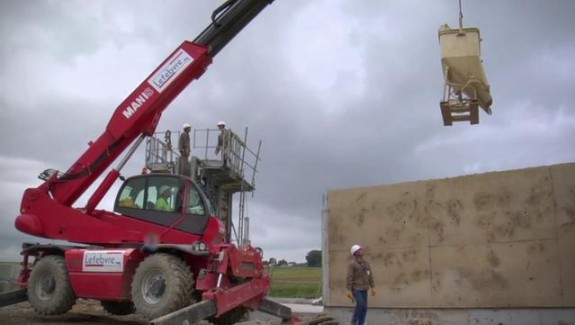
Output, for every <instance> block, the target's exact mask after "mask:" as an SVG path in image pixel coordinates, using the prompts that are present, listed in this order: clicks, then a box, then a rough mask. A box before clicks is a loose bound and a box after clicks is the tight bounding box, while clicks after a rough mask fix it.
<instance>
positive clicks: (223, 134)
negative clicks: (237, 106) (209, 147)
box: [214, 121, 230, 165]
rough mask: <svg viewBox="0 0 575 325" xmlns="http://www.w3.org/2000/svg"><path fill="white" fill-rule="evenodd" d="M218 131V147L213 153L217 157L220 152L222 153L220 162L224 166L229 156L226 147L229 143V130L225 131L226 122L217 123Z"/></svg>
mask: <svg viewBox="0 0 575 325" xmlns="http://www.w3.org/2000/svg"><path fill="white" fill-rule="evenodd" d="M218 130H220V134H219V135H218V145H217V146H216V150H215V151H214V153H215V154H216V155H218V154H219V153H220V152H221V153H222V161H223V163H224V165H225V164H226V161H227V160H228V154H229V152H228V151H229V149H228V146H229V141H230V139H229V137H230V135H229V130H227V129H226V122H224V121H219V122H218Z"/></svg>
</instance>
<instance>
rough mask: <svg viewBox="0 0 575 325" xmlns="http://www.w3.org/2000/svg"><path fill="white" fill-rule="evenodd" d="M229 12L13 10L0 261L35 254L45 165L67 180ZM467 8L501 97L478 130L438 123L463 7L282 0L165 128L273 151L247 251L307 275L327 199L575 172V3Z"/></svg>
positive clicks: (89, 6)
mask: <svg viewBox="0 0 575 325" xmlns="http://www.w3.org/2000/svg"><path fill="white" fill-rule="evenodd" d="M220 3H222V1H185V0H180V1H177V0H166V1H151V0H146V1H127V0H116V1H98V0H92V1H64V0H62V1H50V0H29V1H7V0H1V1H0V41H1V47H0V85H1V87H0V112H1V113H2V115H1V117H0V123H1V127H0V144H1V147H0V148H1V150H0V193H1V195H0V204H1V206H2V207H3V209H2V212H1V214H0V260H19V257H18V253H19V247H20V243H21V242H23V241H30V240H31V241H38V240H39V239H38V238H34V237H30V236H26V235H23V234H21V233H19V232H18V231H17V230H15V228H14V219H15V217H16V216H17V215H18V209H19V205H20V199H21V196H22V193H23V192H24V190H25V189H26V188H28V187H36V186H38V185H39V184H40V180H38V179H37V175H38V174H39V173H40V172H41V171H43V170H44V169H46V168H56V169H59V170H62V171H65V170H67V169H68V168H69V167H70V165H71V164H72V163H73V162H74V161H75V160H76V159H77V158H78V157H79V155H80V154H81V153H82V152H83V151H84V150H85V149H86V146H87V143H88V141H90V140H95V139H96V138H97V137H98V136H99V135H100V134H101V133H102V132H103V130H104V128H105V126H106V124H107V123H108V121H109V119H110V117H111V115H112V112H113V111H114V109H115V108H116V107H117V106H118V105H119V104H120V103H121V102H122V101H123V100H124V98H125V97H126V96H128V95H129V93H130V92H131V91H132V90H133V89H134V88H135V87H136V86H138V85H139V84H140V83H141V82H142V81H143V80H144V79H145V78H146V77H147V76H148V75H149V74H150V73H151V72H152V71H153V70H154V69H155V68H156V67H157V66H158V65H159V63H161V62H162V61H163V60H164V59H165V58H166V57H167V56H168V55H169V54H170V53H171V52H172V51H173V50H174V49H175V48H176V47H177V46H179V44H180V43H181V42H182V41H183V40H186V39H187V40H191V39H193V38H195V36H196V35H197V34H198V33H199V32H201V31H202V30H203V29H204V28H205V27H206V26H207V24H208V23H209V17H210V15H211V12H212V10H213V9H214V8H215V7H217V6H218V5H219V4H220ZM462 3H463V14H464V25H465V26H466V27H478V28H479V29H480V30H481V36H482V39H483V42H482V59H483V61H484V65H483V67H484V69H485V72H486V74H487V78H488V80H489V83H490V85H491V95H492V96H493V100H494V104H493V106H492V109H493V115H491V116H489V115H487V114H485V113H484V112H483V111H481V112H480V123H479V124H478V125H473V126H472V125H470V124H468V123H461V122H460V123H456V124H454V125H453V126H450V127H446V126H443V122H442V119H441V113H440V109H439V101H440V100H441V95H442V90H443V75H442V69H441V61H440V60H441V57H440V47H439V42H438V35H437V31H438V28H439V26H440V25H442V24H444V23H448V24H449V25H451V26H452V27H456V26H457V25H458V10H459V8H458V1H457V0H441V1H428V0H363V1H361V0H360V1H358V0H276V1H275V2H274V3H273V4H272V5H271V6H269V7H268V8H267V9H265V10H264V11H263V12H262V13H261V14H260V15H259V16H258V17H256V19H255V20H254V21H253V22H252V23H251V24H250V25H249V26H248V27H247V28H246V29H244V30H243V31H242V32H241V33H240V35H238V37H236V38H235V39H234V40H233V41H232V42H231V43H230V44H229V45H228V46H227V47H226V48H224V49H223V50H222V51H221V52H220V53H219V54H218V56H217V57H216V58H215V60H214V63H213V64H212V65H211V66H210V67H209V69H208V71H207V73H205V74H204V75H203V76H202V78H201V79H199V80H197V81H195V82H193V83H192V84H191V85H190V86H189V87H188V88H187V89H186V90H185V91H184V92H183V93H182V94H181V95H180V96H179V97H178V99H176V100H175V101H174V102H173V103H172V104H171V106H170V107H169V108H168V109H167V110H166V111H165V113H164V115H163V119H162V120H161V122H160V124H159V126H158V129H157V131H164V130H167V129H171V130H177V129H179V128H180V126H181V124H182V123H183V122H189V123H191V124H192V125H193V127H194V128H200V129H202V128H208V127H210V128H213V127H215V124H216V122H217V121H218V120H225V121H226V122H227V123H228V126H229V127H230V128H231V129H232V130H234V131H236V132H237V133H240V134H243V131H244V128H246V127H248V128H249V139H248V142H249V143H250V144H251V145H252V146H255V145H256V144H257V141H259V140H262V143H263V144H262V151H261V158H262V161H261V163H260V171H259V173H258V175H257V177H256V187H257V189H256V191H255V193H254V196H253V197H251V196H249V202H248V204H247V215H248V216H249V217H250V219H251V225H250V233H251V239H252V242H253V244H254V246H260V247H262V248H263V249H264V252H265V256H266V258H269V257H275V258H277V259H286V260H288V261H298V262H303V261H305V255H306V253H307V252H308V251H310V250H313V249H321V210H322V197H323V195H324V194H325V193H326V191H329V190H332V189H342V188H350V187H358V186H374V185H382V184H393V183H400V182H407V181H416V180H426V179H435V178H443V177H453V176H459V175H466V174H473V173H483V172H487V171H499V170H509V169H517V168H524V167H534V166H542V165H551V164H557V163H565V162H574V161H575V106H574V105H575V104H574V100H573V96H572V95H573V91H574V90H575V60H574V59H573V58H575V33H574V31H575V20H574V19H573V14H575V2H574V1H571V0H562V1H559V0H549V1H541V0H507V1H500V0H481V1H480V0H463V1H462ZM142 157H143V155H142V154H141V152H140V153H139V155H137V157H135V158H134V160H133V161H132V162H131V163H130V164H129V166H127V167H126V169H124V170H123V173H124V174H130V173H137V172H139V170H140V169H141V166H142V165H143V158H142ZM114 165H115V164H113V165H112V166H114ZM116 189H117V187H115V188H114V189H113V190H112V191H111V193H110V197H107V198H106V199H105V200H104V201H103V203H102V204H101V206H100V207H101V208H111V206H110V205H111V203H110V202H112V201H113V198H114V196H115V190H116ZM77 205H78V206H82V205H83V202H81V200H80V201H79V202H78V204H77ZM234 208H237V206H235V207H234Z"/></svg>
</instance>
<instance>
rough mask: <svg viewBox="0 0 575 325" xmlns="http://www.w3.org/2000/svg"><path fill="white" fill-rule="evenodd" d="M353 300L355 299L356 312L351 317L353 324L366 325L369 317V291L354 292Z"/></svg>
mask: <svg viewBox="0 0 575 325" xmlns="http://www.w3.org/2000/svg"><path fill="white" fill-rule="evenodd" d="M353 298H354V299H355V310H354V311H353V316H352V317H351V324H352V325H364V324H365V316H366V315H367V290H353Z"/></svg>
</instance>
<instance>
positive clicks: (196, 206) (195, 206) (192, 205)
mask: <svg viewBox="0 0 575 325" xmlns="http://www.w3.org/2000/svg"><path fill="white" fill-rule="evenodd" d="M188 213H189V214H198V215H204V214H206V209H205V208H204V204H203V203H202V199H201V198H200V193H198V190H197V189H196V188H195V187H193V186H190V192H189V193H188Z"/></svg>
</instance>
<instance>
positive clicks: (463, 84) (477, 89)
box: [439, 24, 493, 125]
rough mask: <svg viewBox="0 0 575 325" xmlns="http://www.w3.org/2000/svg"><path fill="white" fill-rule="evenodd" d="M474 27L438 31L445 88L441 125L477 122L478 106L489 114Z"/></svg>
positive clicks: (441, 103)
mask: <svg viewBox="0 0 575 325" xmlns="http://www.w3.org/2000/svg"><path fill="white" fill-rule="evenodd" d="M480 43H481V37H480V35H479V29H478V28H461V27H460V28H457V29H451V28H449V26H448V25H447V24H445V25H442V26H441V27H440V28H439V44H440V46H441V65H442V67H443V75H444V79H445V85H444V89H443V99H442V101H441V102H440V107H441V114H442V117H443V124H444V125H452V124H453V122H458V121H469V123H470V124H478V123H479V112H478V107H481V108H482V109H483V110H484V111H485V112H486V113H487V114H489V115H491V104H492V102H493V99H492V98H491V94H490V92H489V83H488V81H487V77H486V76H485V71H484V70H483V61H482V60H481V44H480Z"/></svg>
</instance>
